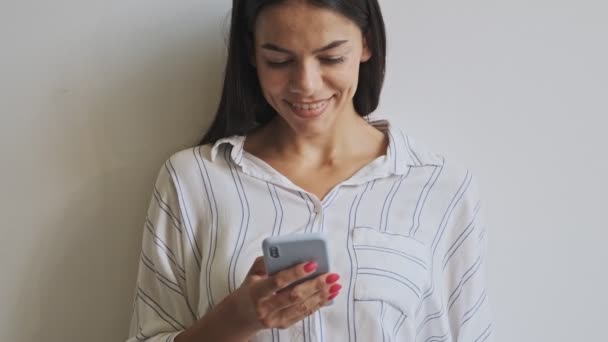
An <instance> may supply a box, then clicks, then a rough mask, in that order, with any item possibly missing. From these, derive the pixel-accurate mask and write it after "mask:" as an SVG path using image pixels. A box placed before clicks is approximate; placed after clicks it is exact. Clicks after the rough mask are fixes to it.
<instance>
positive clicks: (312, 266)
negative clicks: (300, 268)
mask: <svg viewBox="0 0 608 342" xmlns="http://www.w3.org/2000/svg"><path fill="white" fill-rule="evenodd" d="M316 269H317V263H316V262H314V261H311V262H309V263H307V264H306V265H304V271H306V272H308V273H310V272H312V271H314V270H316Z"/></svg>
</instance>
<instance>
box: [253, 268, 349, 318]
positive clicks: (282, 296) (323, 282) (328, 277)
mask: <svg viewBox="0 0 608 342" xmlns="http://www.w3.org/2000/svg"><path fill="white" fill-rule="evenodd" d="M338 279H339V276H338V275H337V274H335V273H332V274H328V273H326V274H322V275H320V276H318V277H316V278H314V279H311V280H309V281H306V282H304V283H302V284H299V285H297V286H294V287H293V288H291V289H287V290H285V291H281V292H278V293H277V294H276V295H274V296H272V297H271V299H269V300H268V302H266V303H265V309H266V310H268V312H273V311H277V310H281V309H284V308H286V307H288V306H291V305H294V304H296V303H299V302H302V301H304V300H306V299H308V298H310V297H312V296H314V295H318V294H322V295H325V296H329V295H330V292H335V291H336V290H337V288H336V287H335V286H336V284H335V282H336V281H337V280H338ZM340 287H341V286H340ZM332 289H333V291H332Z"/></svg>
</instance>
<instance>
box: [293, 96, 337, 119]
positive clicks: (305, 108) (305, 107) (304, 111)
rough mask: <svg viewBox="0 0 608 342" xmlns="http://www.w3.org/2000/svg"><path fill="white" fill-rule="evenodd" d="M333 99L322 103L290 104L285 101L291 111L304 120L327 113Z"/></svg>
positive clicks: (321, 101)
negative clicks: (326, 110)
mask: <svg viewBox="0 0 608 342" xmlns="http://www.w3.org/2000/svg"><path fill="white" fill-rule="evenodd" d="M330 100H331V98H329V99H326V100H320V101H307V102H290V101H285V102H286V103H287V104H288V105H289V107H290V108H291V110H292V111H293V112H294V113H295V114H296V115H298V116H300V117H304V118H311V117H317V116H319V115H321V114H323V112H324V111H325V109H326V108H327V106H328V104H329V102H330Z"/></svg>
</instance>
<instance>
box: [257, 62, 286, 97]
mask: <svg viewBox="0 0 608 342" xmlns="http://www.w3.org/2000/svg"><path fill="white" fill-rule="evenodd" d="M258 79H259V80H260V86H261V87H262V91H263V92H264V93H265V94H278V93H281V92H282V90H283V89H284V88H285V84H286V77H285V76H284V75H283V73H281V72H277V71H276V70H269V69H267V68H260V69H259V70H258Z"/></svg>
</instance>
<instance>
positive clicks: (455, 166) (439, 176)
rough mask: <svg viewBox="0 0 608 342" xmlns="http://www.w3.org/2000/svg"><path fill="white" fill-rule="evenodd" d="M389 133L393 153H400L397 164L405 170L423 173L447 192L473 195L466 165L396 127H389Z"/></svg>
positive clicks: (473, 184)
mask: <svg viewBox="0 0 608 342" xmlns="http://www.w3.org/2000/svg"><path fill="white" fill-rule="evenodd" d="M389 133H390V134H391V135H392V137H391V138H392V139H394V140H395V145H396V148H397V149H401V151H396V153H397V154H401V156H402V157H401V162H402V163H404V164H405V166H406V167H408V168H409V172H410V173H411V172H415V173H419V174H420V173H424V174H427V175H429V176H428V177H429V178H430V179H431V181H432V182H433V186H434V187H437V188H440V189H442V190H445V191H446V192H448V193H454V192H460V191H463V190H465V189H466V190H467V191H466V192H467V193H469V194H474V196H477V183H476V177H474V175H473V172H472V170H471V169H470V168H468V167H467V166H466V165H464V164H462V163H461V162H460V161H459V160H457V159H455V158H451V157H449V156H446V155H445V154H444V153H442V152H439V151H435V150H433V149H432V148H430V147H429V145H427V144H426V143H425V142H424V141H422V140H421V139H419V138H418V137H413V136H411V135H409V134H407V133H406V132H405V130H403V129H402V128H400V127H398V126H391V128H390V130H389Z"/></svg>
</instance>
